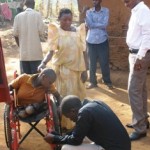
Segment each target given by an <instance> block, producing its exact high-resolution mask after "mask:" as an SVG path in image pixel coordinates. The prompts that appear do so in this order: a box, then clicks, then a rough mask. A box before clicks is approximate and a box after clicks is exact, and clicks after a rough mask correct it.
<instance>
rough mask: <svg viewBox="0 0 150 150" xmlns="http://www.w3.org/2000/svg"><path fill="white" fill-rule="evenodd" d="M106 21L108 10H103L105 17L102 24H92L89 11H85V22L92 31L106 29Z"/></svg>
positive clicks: (107, 19)
mask: <svg viewBox="0 0 150 150" xmlns="http://www.w3.org/2000/svg"><path fill="white" fill-rule="evenodd" d="M108 21H109V10H108V9H105V16H104V19H103V22H93V20H92V14H91V10H89V11H87V13H86V19H85V22H86V25H87V26H88V28H89V29H94V28H99V29H106V27H107V25H108Z"/></svg>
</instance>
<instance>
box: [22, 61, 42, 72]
mask: <svg viewBox="0 0 150 150" xmlns="http://www.w3.org/2000/svg"><path fill="white" fill-rule="evenodd" d="M40 64H41V60H37V61H20V70H21V74H23V73H26V74H35V73H38V71H37V69H38V66H39V65H40Z"/></svg>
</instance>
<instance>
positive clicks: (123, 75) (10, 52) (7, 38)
mask: <svg viewBox="0 0 150 150" xmlns="http://www.w3.org/2000/svg"><path fill="white" fill-rule="evenodd" d="M0 37H1V38H2V43H3V50H4V55H5V65H6V70H7V76H8V80H9V81H11V80H12V78H13V72H14V71H15V70H19V60H18V51H17V46H16V44H15V42H14V39H13V36H12V29H11V28H10V27H8V28H5V29H0ZM43 48H44V49H45V50H46V45H45V43H44V44H43ZM97 76H98V79H101V74H100V72H98V73H97ZM111 77H112V81H113V84H114V87H115V88H114V89H113V90H112V91H111V90H108V89H107V87H106V86H105V85H103V84H102V83H99V87H98V88H95V89H91V90H87V97H88V98H90V99H101V100H103V101H104V102H105V103H107V104H108V105H109V106H110V107H111V108H112V110H113V111H114V112H115V113H116V114H117V116H118V117H119V118H120V120H121V122H122V124H123V125H124V126H125V125H126V124H127V123H129V122H131V116H132V113H131V110H130V105H129V102H128V95H127V90H126V89H127V79H128V72H121V71H116V72H111ZM147 84H149V86H148V91H149V92H150V75H149V76H148V80H147ZM148 107H149V108H150V95H149V99H148ZM149 110H150V109H149ZM3 111H4V104H3V103H1V104H0V150H7V148H6V145H5V137H4V129H3V128H4V127H3ZM38 127H39V128H40V129H41V130H42V131H43V132H45V129H46V128H45V121H44V120H42V121H41V122H40V124H39V125H38ZM28 129H29V126H28V125H27V124H23V123H21V131H22V134H24V133H25V132H26V131H27V130H28ZM127 131H128V133H131V132H132V129H127ZM147 133H148V134H147V137H146V138H143V139H141V140H139V141H136V142H132V150H150V129H149V130H148V131H147ZM34 149H36V150H49V149H50V148H49V145H48V144H46V143H45V142H44V141H43V138H42V137H41V136H39V135H38V133H36V132H35V131H33V132H32V133H31V134H30V136H29V137H28V138H27V139H26V140H25V141H24V143H23V144H22V145H21V146H20V150H34Z"/></svg>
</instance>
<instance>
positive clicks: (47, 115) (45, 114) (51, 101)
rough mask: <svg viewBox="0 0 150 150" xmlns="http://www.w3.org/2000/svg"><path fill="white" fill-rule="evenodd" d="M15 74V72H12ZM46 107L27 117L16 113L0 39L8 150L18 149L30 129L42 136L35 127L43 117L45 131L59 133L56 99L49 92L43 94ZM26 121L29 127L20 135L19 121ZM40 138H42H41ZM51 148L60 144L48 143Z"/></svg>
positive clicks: (0, 80) (0, 92)
mask: <svg viewBox="0 0 150 150" xmlns="http://www.w3.org/2000/svg"><path fill="white" fill-rule="evenodd" d="M14 76H16V72H15V73H14ZM45 100H46V103H47V109H45V110H43V111H42V112H39V113H37V114H36V115H31V116H28V117H27V118H20V117H18V115H17V110H18V105H17V98H16V95H15V92H14V94H13V96H12V95H10V93H9V88H8V82H7V77H6V70H5V63H4V56H3V50H2V43H1V40H0V102H5V109H4V132H5V140H6V146H7V147H8V149H9V150H19V146H20V144H21V143H22V142H23V141H24V140H25V139H26V138H27V136H28V135H29V134H30V133H31V131H32V130H35V131H37V132H38V133H39V134H40V135H41V136H42V137H44V136H45V135H44V134H43V133H42V132H41V131H40V130H39V129H38V128H37V127H36V126H37V124H38V123H39V122H40V120H42V119H45V122H46V123H45V124H46V132H47V133H49V132H51V131H56V132H57V133H59V134H61V127H60V118H59V115H58V113H57V106H56V99H55V98H54V97H53V96H52V95H51V94H45ZM21 121H22V122H25V123H28V124H29V125H30V126H31V128H30V129H29V131H28V132H27V133H26V134H25V135H24V136H22V135H21V130H20V129H21V123H20V122H21ZM41 140H42V139H41ZM50 148H51V149H52V150H60V149H61V147H60V145H52V144H51V145H50Z"/></svg>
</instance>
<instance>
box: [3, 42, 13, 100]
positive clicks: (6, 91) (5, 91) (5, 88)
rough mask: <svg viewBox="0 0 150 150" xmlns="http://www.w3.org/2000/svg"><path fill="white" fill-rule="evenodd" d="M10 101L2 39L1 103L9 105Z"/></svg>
mask: <svg viewBox="0 0 150 150" xmlns="http://www.w3.org/2000/svg"><path fill="white" fill-rule="evenodd" d="M10 101H11V99H10V95H9V88H8V82H7V76H6V70H5V62H4V55H3V49H2V43H1V39H0V102H6V103H9V102H10Z"/></svg>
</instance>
